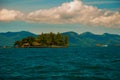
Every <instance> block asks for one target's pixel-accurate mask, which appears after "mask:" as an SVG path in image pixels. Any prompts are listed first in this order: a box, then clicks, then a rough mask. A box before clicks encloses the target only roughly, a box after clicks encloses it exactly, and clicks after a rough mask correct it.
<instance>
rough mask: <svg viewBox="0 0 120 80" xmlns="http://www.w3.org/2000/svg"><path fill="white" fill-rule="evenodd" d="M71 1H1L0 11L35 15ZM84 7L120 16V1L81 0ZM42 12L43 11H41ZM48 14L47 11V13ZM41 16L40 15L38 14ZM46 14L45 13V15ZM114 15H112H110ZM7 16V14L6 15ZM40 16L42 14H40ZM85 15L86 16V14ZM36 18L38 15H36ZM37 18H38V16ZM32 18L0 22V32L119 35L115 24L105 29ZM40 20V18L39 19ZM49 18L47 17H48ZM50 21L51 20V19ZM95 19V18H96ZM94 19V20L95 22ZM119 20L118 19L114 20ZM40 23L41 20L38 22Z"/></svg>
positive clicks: (96, 26) (99, 26)
mask: <svg viewBox="0 0 120 80" xmlns="http://www.w3.org/2000/svg"><path fill="white" fill-rule="evenodd" d="M71 1H73V0H2V1H1V2H0V9H1V10H2V9H7V10H15V11H16V10H17V11H20V12H22V13H24V14H25V13H27V14H28V13H33V14H34V13H35V12H34V11H37V10H40V9H41V10H43V9H45V10H48V9H51V8H56V7H58V6H61V4H63V3H66V2H67V3H68V2H69V3H70V2H71ZM82 3H83V4H84V5H88V6H93V7H96V8H97V9H102V10H109V11H112V12H118V15H119V14H120V1H119V0H82ZM43 12H44V11H43ZM48 12H49V11H48ZM40 14H41V13H40ZM45 14H47V13H45ZM112 14H113V15H114V13H112ZM8 15H9V14H8ZM41 15H42V14H41ZM86 15H87V14H86ZM37 16H38V15H37ZM38 17H39V16H38ZM32 18H34V19H33V20H32V21H24V20H21V19H20V20H19V19H18V20H12V21H0V32H7V31H12V32H16V31H22V30H24V31H31V32H34V33H37V34H39V33H41V32H51V31H52V32H66V31H75V32H78V33H83V32H86V31H90V32H93V33H97V34H102V33H106V32H107V33H115V34H120V27H119V26H120V24H118V23H117V26H118V27H113V26H112V27H111V26H110V27H106V25H95V26H94V25H91V24H90V25H89V24H88V23H87V25H86V24H82V22H80V23H78V22H77V23H72V24H71V23H69V22H67V23H62V24H61V23H60V24H59V23H58V22H57V23H56V22H55V21H53V22H55V24H54V23H53V22H52V23H48V22H49V21H48V20H49V19H46V17H45V20H47V21H48V22H47V23H45V22H44V21H43V22H35V19H36V17H35V16H33V15H32ZM40 18H41V17H40ZM48 18H49V17H48ZM51 19H52V18H51ZM96 19H97V18H96ZM96 19H95V20H96ZM115 20H120V19H115ZM40 21H41V20H40Z"/></svg>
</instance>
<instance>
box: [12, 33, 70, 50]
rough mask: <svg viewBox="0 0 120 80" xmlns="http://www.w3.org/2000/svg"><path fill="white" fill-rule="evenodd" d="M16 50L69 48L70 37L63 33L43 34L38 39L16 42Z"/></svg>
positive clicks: (25, 39)
mask: <svg viewBox="0 0 120 80" xmlns="http://www.w3.org/2000/svg"><path fill="white" fill-rule="evenodd" d="M14 47H15V48H42V47H50V48H59V47H68V36H67V35H62V34H61V33H57V34H55V33H52V32H50V33H42V34H40V35H38V36H37V37H33V36H30V37H27V38H23V39H22V40H18V41H15V43H14Z"/></svg>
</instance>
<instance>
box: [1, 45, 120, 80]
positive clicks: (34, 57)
mask: <svg viewBox="0 0 120 80" xmlns="http://www.w3.org/2000/svg"><path fill="white" fill-rule="evenodd" d="M0 80H120V47H106V48H100V47H99V48H98V47H94V48H80V47H69V48H19V49H15V48H11V49H0Z"/></svg>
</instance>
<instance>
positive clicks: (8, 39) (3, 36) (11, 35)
mask: <svg viewBox="0 0 120 80" xmlns="http://www.w3.org/2000/svg"><path fill="white" fill-rule="evenodd" d="M28 36H37V35H36V34H34V33H31V32H28V31H20V32H6V33H0V46H4V45H5V46H12V45H13V44H14V42H15V41H16V40H20V39H22V38H25V37H28Z"/></svg>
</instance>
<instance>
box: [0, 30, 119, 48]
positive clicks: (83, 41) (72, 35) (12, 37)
mask: <svg viewBox="0 0 120 80" xmlns="http://www.w3.org/2000/svg"><path fill="white" fill-rule="evenodd" d="M62 34H63V35H68V37H69V46H81V47H93V46H96V44H105V45H110V46H113V45H115V46H120V35H118V34H109V33H104V34H102V35H97V34H93V33H91V32H85V33H82V34H78V33H76V32H73V31H69V32H64V33H62ZM28 36H34V37H36V36H37V35H36V34H34V33H31V32H28V31H20V32H6V33H0V46H4V45H6V46H13V44H14V42H15V41H16V40H21V39H22V38H25V37H28Z"/></svg>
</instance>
